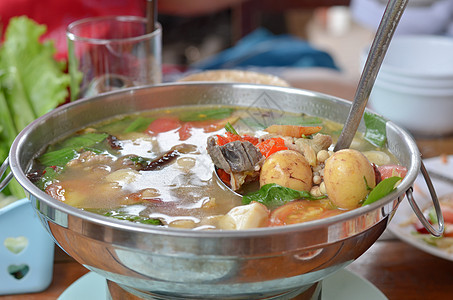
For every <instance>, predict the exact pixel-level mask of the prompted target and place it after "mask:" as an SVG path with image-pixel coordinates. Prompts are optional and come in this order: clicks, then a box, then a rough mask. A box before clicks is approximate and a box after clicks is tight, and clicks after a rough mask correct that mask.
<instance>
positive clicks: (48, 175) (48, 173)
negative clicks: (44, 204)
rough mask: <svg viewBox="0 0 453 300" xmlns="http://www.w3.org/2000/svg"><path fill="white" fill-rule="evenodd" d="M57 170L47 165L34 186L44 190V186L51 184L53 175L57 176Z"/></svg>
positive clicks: (53, 178)
mask: <svg viewBox="0 0 453 300" xmlns="http://www.w3.org/2000/svg"><path fill="white" fill-rule="evenodd" d="M57 174H58V172H57V171H55V169H54V168H51V167H47V168H45V169H44V175H42V176H41V178H40V179H39V181H38V182H36V186H37V187H39V188H40V189H41V190H43V191H44V190H45V189H46V187H47V186H48V185H49V184H51V183H52V182H53V181H54V180H55V177H56V176H57Z"/></svg>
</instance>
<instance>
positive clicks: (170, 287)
mask: <svg viewBox="0 0 453 300" xmlns="http://www.w3.org/2000/svg"><path fill="white" fill-rule="evenodd" d="M204 104H234V105H241V106H245V107H250V106H255V107H265V108H276V109H281V110H286V111H297V112H305V113H307V114H310V115H314V116H320V117H324V118H328V119H331V120H334V121H337V122H341V123H344V120H345V119H346V116H347V114H348V112H349V107H350V103H349V102H348V101H344V100H341V99H338V98H335V97H332V96H327V95H324V94H319V93H315V92H310V91H304V90H298V89H292V88H284V87H271V86H261V85H251V84H230V83H229V84H221V83H211V84H208V83H206V84H202V83H183V84H171V85H170V84H169V85H160V86H154V87H144V88H132V89H128V90H124V91H120V92H115V93H110V94H105V95H101V96H98V97H94V98H89V99H84V100H79V101H77V102H73V103H71V104H68V105H65V106H63V107H60V108H58V109H55V110H54V111H52V112H50V113H49V114H47V115H45V116H43V117H41V118H39V119H38V120H36V121H35V122H33V123H32V124H30V125H29V126H28V127H27V128H26V129H24V130H23V131H22V132H21V133H20V134H19V136H18V137H17V138H16V140H15V141H14V144H13V145H12V148H11V151H10V156H9V162H10V167H11V170H12V173H13V175H14V177H15V178H16V179H17V180H18V181H19V183H20V184H21V185H22V186H23V187H24V189H25V190H26V191H27V193H28V194H29V198H30V200H31V202H32V204H33V207H34V208H35V210H36V211H37V212H38V214H39V216H40V219H41V221H42V223H43V225H44V226H45V227H46V228H47V230H48V231H49V233H50V234H51V235H52V237H53V238H54V239H55V241H56V243H57V244H58V245H59V246H60V247H61V248H62V249H64V250H65V251H66V252H67V253H68V254H69V255H71V256H72V257H73V258H75V259H76V260H77V261H78V262H80V263H81V264H83V265H84V266H85V267H87V268H88V269H90V270H92V271H94V272H97V273H98V274H101V275H102V276H105V277H106V278H107V279H108V280H110V281H113V282H115V283H117V284H118V285H119V286H121V287H122V288H124V289H125V290H127V291H128V292H131V293H133V294H135V295H139V296H140V297H145V298H146V297H148V298H152V297H155V298H157V299H166V298H168V299H202V298H206V299H207V298H221V299H233V298H234V299H258V298H259V299H261V298H266V299H268V298H273V297H280V296H281V297H289V295H295V294H297V293H300V292H303V291H304V290H305V289H308V288H309V287H311V286H312V285H313V284H315V283H316V282H318V281H320V280H322V279H323V278H324V277H326V276H327V275H329V274H331V273H332V272H335V271H336V270H338V269H340V268H343V267H345V266H346V265H348V264H350V263H351V262H353V261H354V260H355V259H356V258H357V257H359V256H360V255H361V254H362V253H364V252H365V251H366V250H367V249H368V248H369V247H370V246H371V245H372V244H373V243H374V242H375V241H376V239H377V238H378V237H379V236H380V235H381V234H382V232H383V231H384V229H385V228H386V226H387V223H388V222H389V221H390V219H391V217H392V215H393V213H394V212H395V210H396V208H397V206H398V204H399V202H400V201H401V200H402V198H403V197H404V194H405V192H406V191H407V190H408V189H410V187H411V185H412V183H413V182H414V180H415V178H416V176H417V174H418V171H419V169H420V164H421V161H420V154H419V151H418V149H417V147H416V144H415V142H414V140H413V139H412V138H411V137H410V136H409V135H408V134H407V133H406V132H405V131H404V130H402V129H401V128H399V127H398V126H396V125H395V124H393V123H392V122H388V123H387V135H388V146H389V148H390V150H391V151H392V152H393V153H394V154H395V156H396V157H397V158H398V159H399V161H400V162H401V164H402V165H404V166H406V167H407V168H408V173H407V176H406V177H405V178H404V180H403V181H402V183H401V184H400V185H399V186H398V188H397V189H396V190H395V191H394V192H392V193H391V194H390V195H388V196H386V197H385V198H383V199H382V200H380V201H378V202H376V203H374V204H372V205H369V206H365V207H361V208H358V209H356V210H353V211H350V212H347V213H344V214H342V215H339V216H335V217H331V218H327V219H323V220H317V221H311V222H307V223H302V224H297V225H291V226H284V227H273V228H259V229H252V230H244V231H193V230H183V229H173V228H158V227H154V226H147V225H141V224H135V223H128V222H124V221H119V220H115V219H113V218H108V217H104V216H101V215H97V214H93V213H90V212H86V211H83V210H80V209H77V208H74V207H71V206H68V205H66V204H64V203H62V202H60V201H58V200H55V199H53V198H51V197H50V196H49V195H47V194H45V193H44V192H42V191H41V190H39V189H38V188H37V187H35V186H34V185H33V184H32V183H31V182H30V181H29V180H28V179H27V177H26V175H25V174H26V172H27V170H28V169H29V167H30V164H31V161H32V160H33V159H34V158H35V157H36V156H37V155H38V154H39V153H42V151H43V150H44V148H45V147H46V146H47V145H48V144H49V143H52V142H53V141H55V140H56V139H59V138H61V137H63V136H66V135H69V134H71V133H73V132H75V131H76V130H78V129H81V128H82V127H85V126H87V125H89V124H91V123H94V122H97V121H99V120H103V119H106V118H110V117H112V116H115V115H118V114H127V113H133V112H138V111H144V110H149V109H153V108H159V107H167V106H176V105H204ZM359 130H364V126H363V124H362V126H361V127H360V128H359ZM285 295H286V296H285ZM153 299H154V298H153Z"/></svg>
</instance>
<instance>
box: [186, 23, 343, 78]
mask: <svg viewBox="0 0 453 300" xmlns="http://www.w3.org/2000/svg"><path fill="white" fill-rule="evenodd" d="M246 67H298V68H303V67H324V68H331V69H335V70H338V67H337V66H336V64H335V62H334V60H333V58H332V56H331V55H330V54H329V53H327V52H325V51H322V50H319V49H316V48H314V47H312V46H311V45H310V44H309V43H308V42H307V41H305V40H302V39H300V38H297V37H295V36H292V35H289V34H282V35H274V34H272V33H271V32H270V31H268V30H266V29H264V28H259V29H257V30H255V31H254V32H252V33H250V34H249V35H247V36H245V37H244V38H242V39H241V40H240V41H239V42H238V43H237V44H236V45H235V46H234V47H232V48H229V49H226V50H224V51H222V52H220V53H218V54H216V55H214V56H212V57H209V58H206V59H204V60H202V61H200V62H197V63H195V64H194V65H192V66H191V68H194V69H198V70H210V69H232V68H246Z"/></svg>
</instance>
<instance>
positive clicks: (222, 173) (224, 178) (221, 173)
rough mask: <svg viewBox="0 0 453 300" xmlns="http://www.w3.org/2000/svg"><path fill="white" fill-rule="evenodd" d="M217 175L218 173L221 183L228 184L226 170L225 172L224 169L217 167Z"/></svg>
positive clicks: (228, 178) (228, 179) (228, 176)
mask: <svg viewBox="0 0 453 300" xmlns="http://www.w3.org/2000/svg"><path fill="white" fill-rule="evenodd" d="M217 175H219V178H220V180H222V181H223V183H225V184H226V185H228V186H229V185H230V178H231V176H230V174H228V173H227V172H225V170H224V169H217Z"/></svg>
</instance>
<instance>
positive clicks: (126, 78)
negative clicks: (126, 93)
mask: <svg viewBox="0 0 453 300" xmlns="http://www.w3.org/2000/svg"><path fill="white" fill-rule="evenodd" d="M146 24H147V20H146V18H142V17H138V16H109V17H94V18H87V19H82V20H78V21H75V22H73V23H71V24H69V26H68V28H67V30H66V36H67V40H68V60H69V74H70V75H71V85H70V90H71V100H75V99H79V98H84V97H90V96H95V95H98V94H101V93H105V92H109V91H114V90H118V89H122V88H127V87H132V86H141V85H149V84H157V83H160V82H161V81H162V28H161V27H160V24H156V29H155V30H154V31H153V32H151V33H147V31H146Z"/></svg>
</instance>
